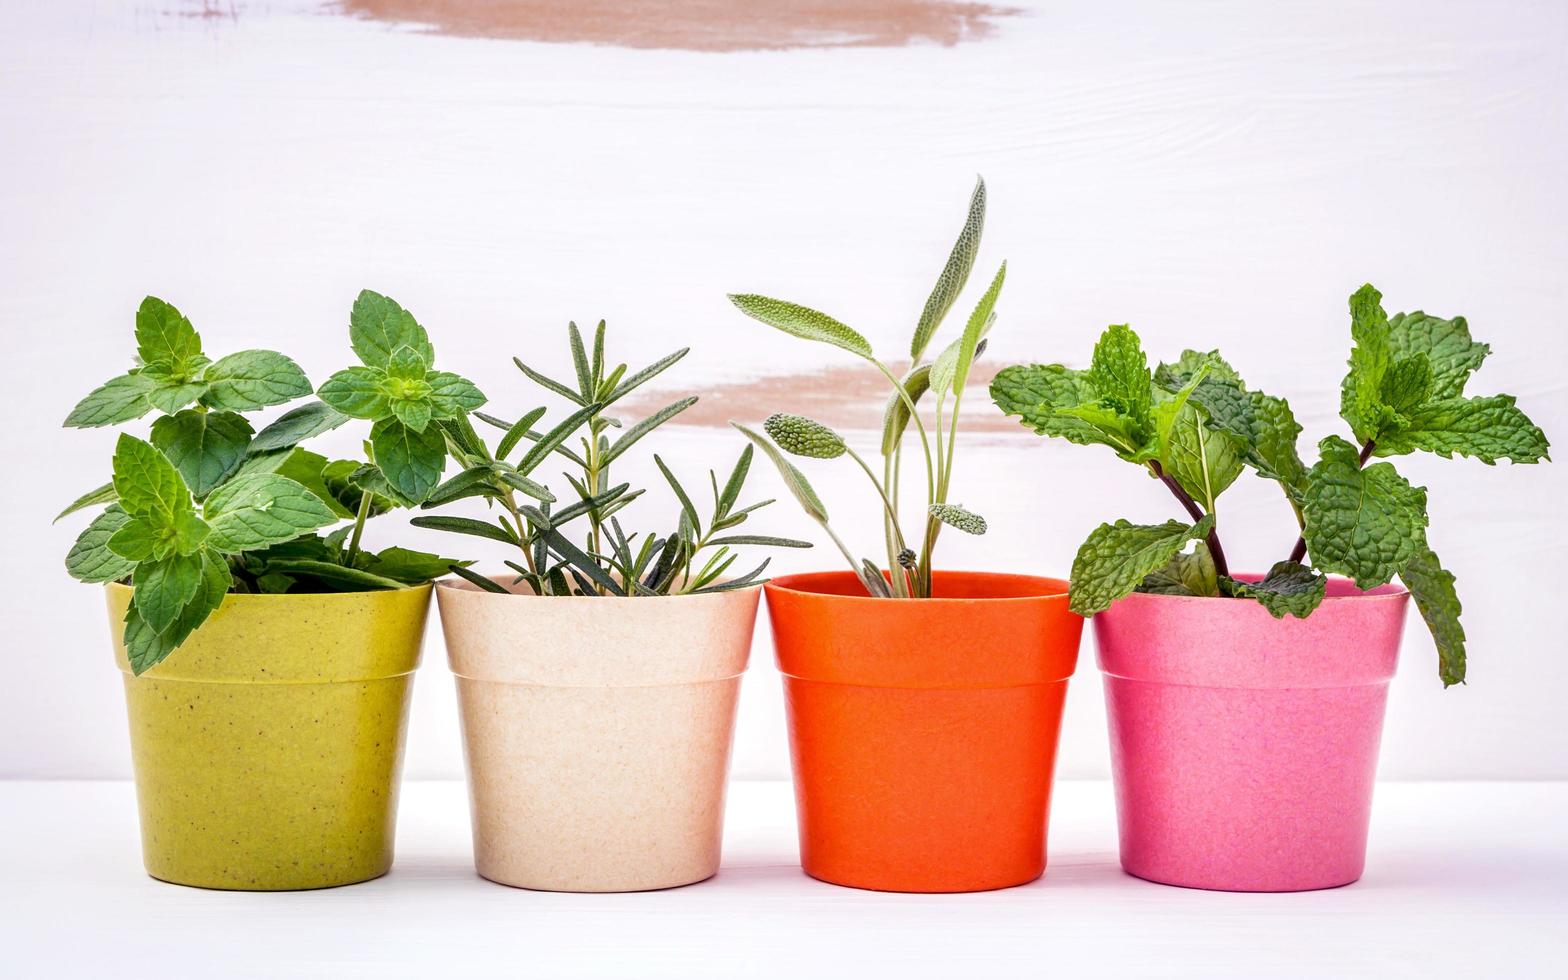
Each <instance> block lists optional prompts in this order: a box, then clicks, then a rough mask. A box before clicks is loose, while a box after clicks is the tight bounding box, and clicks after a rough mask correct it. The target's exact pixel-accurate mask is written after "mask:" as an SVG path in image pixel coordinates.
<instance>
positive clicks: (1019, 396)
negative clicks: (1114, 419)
mask: <svg viewBox="0 0 1568 980" xmlns="http://www.w3.org/2000/svg"><path fill="white" fill-rule="evenodd" d="M1084 373H1085V372H1083V371H1075V370H1073V369H1072V368H1066V367H1063V366H1062V365H1060V364H1029V365H1024V364H1018V365H1014V366H1012V367H1007V368H1003V369H1002V370H1001V371H999V372H998V373H997V375H996V377H995V378H994V379H992V381H991V400H992V401H994V402H996V406H997V407H998V408H1000V409H1001V410H1002V412H1003V414H1006V415H1016V416H1018V418H1019V421H1021V422H1022V423H1023V424H1024V425H1026V426H1028V427H1029V428H1031V429H1033V430H1034V431H1035V432H1036V433H1037V434H1039V435H1042V436H1057V437H1060V438H1062V439H1066V440H1067V441H1068V442H1072V443H1076V444H1078V445H1080V446H1095V445H1106V446H1111V447H1112V448H1113V449H1116V450H1117V451H1118V452H1121V451H1123V450H1126V451H1128V452H1131V451H1133V450H1134V449H1136V447H1133V446H1129V445H1127V444H1126V443H1125V442H1124V441H1122V440H1120V439H1118V440H1117V441H1115V442H1113V441H1111V439H1110V438H1108V436H1107V434H1106V433H1105V432H1104V431H1102V430H1101V429H1100V428H1098V427H1097V426H1095V425H1093V424H1092V423H1090V422H1088V421H1085V420H1084V419H1081V418H1079V417H1078V416H1076V415H1069V414H1067V411H1066V410H1067V409H1072V408H1077V407H1078V406H1080V405H1088V404H1094V403H1095V402H1096V400H1097V397H1098V396H1096V395H1095V393H1094V387H1093V386H1092V385H1090V384H1089V381H1088V379H1087V378H1085V377H1084Z"/></svg>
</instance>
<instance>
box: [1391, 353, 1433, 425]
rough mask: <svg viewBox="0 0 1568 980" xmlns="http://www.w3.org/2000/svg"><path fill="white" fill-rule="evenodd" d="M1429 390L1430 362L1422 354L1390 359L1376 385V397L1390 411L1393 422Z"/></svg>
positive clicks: (1411, 410)
mask: <svg viewBox="0 0 1568 980" xmlns="http://www.w3.org/2000/svg"><path fill="white" fill-rule="evenodd" d="M1431 393H1432V364H1431V362H1430V361H1428V360H1427V359H1426V355H1425V354H1412V355H1410V356H1409V357H1401V358H1397V359H1395V360H1394V361H1392V362H1390V364H1389V366H1388V370H1387V371H1386V372H1384V374H1383V382H1382V384H1380V385H1379V386H1378V400H1379V401H1381V402H1382V403H1383V404H1384V405H1385V406H1387V407H1388V408H1389V409H1390V410H1391V411H1392V412H1393V414H1394V419H1395V421H1396V423H1398V422H1401V421H1402V420H1403V417H1404V416H1407V415H1409V414H1410V413H1411V412H1413V411H1415V410H1416V409H1417V408H1419V407H1420V406H1421V403H1422V402H1425V401H1426V399H1427V396H1428V395H1430V394H1431Z"/></svg>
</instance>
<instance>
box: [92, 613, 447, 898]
mask: <svg viewBox="0 0 1568 980" xmlns="http://www.w3.org/2000/svg"><path fill="white" fill-rule="evenodd" d="M430 591H431V589H430V586H428V585H425V586H420V587H417V588H411V589H401V590H397V591H386V592H358V593H341V594H337V593H335V594H324V595H229V596H226V597H225V598H224V600H223V604H222V605H221V606H219V607H218V609H217V611H216V612H214V613H213V614H212V616H211V617H210V618H209V619H208V620H207V622H205V623H203V624H202V625H201V627H200V628H199V629H197V630H196V632H195V633H192V634H191V636H190V638H189V639H187V640H186V641H185V643H184V644H183V645H182V646H181V647H180V648H179V649H178V650H176V651H174V653H173V654H171V655H170V656H169V658H168V659H167V660H165V661H164V662H163V663H161V664H159V665H158V666H156V667H154V668H152V669H151V670H149V671H147V672H146V673H144V674H142V676H140V677H136V676H133V675H132V674H131V671H130V666H129V664H128V663H127V662H126V659H125V648H124V646H123V644H122V643H121V642H120V632H121V623H122V622H123V620H124V617H125V612H126V609H127V608H128V607H129V605H130V601H131V594H132V590H131V589H130V588H128V587H126V586H123V585H115V584H111V585H110V586H108V600H109V623H110V628H111V631H112V633H113V636H114V642H115V654H116V659H117V660H118V662H119V666H120V669H121V671H122V672H123V673H124V677H125V701H126V708H127V713H128V715H129V717H130V726H131V755H132V759H133V761H134V763H135V768H136V792H137V799H138V802H139V804H140V808H141V826H142V855H143V859H144V861H145V863H146V866H147V872H148V873H149V874H151V875H152V876H153V877H155V878H161V879H163V880H164V881H171V882H175V883H177V884H181V885H197V886H200V887H203V888H229V889H238V890H245V891H283V890H293V889H302V888H327V887H331V886H334V885H346V884H351V883H353V882H356V881H365V880H367V879H370V878H375V877H378V876H380V875H383V874H385V873H386V872H387V869H388V868H389V867H391V865H392V840H393V832H394V824H395V817H396V812H397V789H398V776H399V773H400V770H401V769H402V763H403V739H404V728H405V724H406V720H407V717H408V697H409V691H410V688H411V684H412V681H413V672H414V668H415V667H417V666H418V664H419V653H420V645H421V642H422V640H423V637H424V627H425V618H426V615H427V612H428V610H429V605H430Z"/></svg>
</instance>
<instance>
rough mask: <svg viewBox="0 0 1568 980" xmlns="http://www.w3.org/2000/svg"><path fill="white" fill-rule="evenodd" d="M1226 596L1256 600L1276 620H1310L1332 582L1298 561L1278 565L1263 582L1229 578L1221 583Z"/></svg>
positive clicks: (1283, 562) (1278, 563)
mask: <svg viewBox="0 0 1568 980" xmlns="http://www.w3.org/2000/svg"><path fill="white" fill-rule="evenodd" d="M1220 588H1221V590H1222V591H1224V593H1225V594H1226V595H1229V596H1233V597H1236V598H1242V599H1256V600H1258V602H1259V603H1261V604H1262V606H1263V608H1264V609H1267V610H1268V611H1269V614H1270V615H1271V616H1273V617H1274V618H1275V619H1283V618H1284V617H1285V615H1286V614H1287V613H1288V614H1289V615H1292V616H1295V617H1296V618H1298V619H1306V618H1307V616H1309V615H1311V613H1312V610H1314V609H1316V608H1317V607H1318V604H1319V603H1321V602H1322V601H1323V596H1324V594H1325V592H1326V590H1327V588H1328V579H1327V578H1325V577H1324V576H1322V575H1319V574H1318V573H1317V572H1314V571H1313V570H1312V569H1310V568H1308V567H1307V566H1305V565H1303V564H1301V563H1300V562H1294V561H1282V562H1277V563H1275V565H1274V567H1273V568H1271V569H1269V573H1268V574H1267V575H1265V576H1264V577H1263V579H1262V581H1259V582H1242V581H1240V580H1238V579H1233V578H1230V577H1229V576H1226V577H1225V578H1223V579H1221V580H1220Z"/></svg>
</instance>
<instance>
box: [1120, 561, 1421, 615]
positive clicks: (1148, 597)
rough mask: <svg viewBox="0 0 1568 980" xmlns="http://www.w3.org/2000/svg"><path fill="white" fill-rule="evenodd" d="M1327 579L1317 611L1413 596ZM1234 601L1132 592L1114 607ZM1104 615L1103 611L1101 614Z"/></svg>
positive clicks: (1256, 577)
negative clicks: (1339, 591)
mask: <svg viewBox="0 0 1568 980" xmlns="http://www.w3.org/2000/svg"><path fill="white" fill-rule="evenodd" d="M1231 577H1232V578H1235V579H1237V580H1239V581H1243V582H1259V581H1262V580H1263V575H1261V574H1259V573H1256V572H1242V573H1240V574H1238V575H1233V576H1231ZM1327 578H1328V583H1329V586H1330V587H1331V589H1330V592H1331V594H1329V595H1325V596H1324V597H1323V601H1322V602H1321V603H1319V605H1318V608H1322V607H1323V606H1326V605H1328V604H1329V603H1335V604H1339V603H1344V602H1398V601H1400V600H1403V599H1405V598H1408V597H1409V595H1410V590H1409V589H1407V588H1405V587H1404V586H1403V585H1401V584H1399V583H1397V582H1386V583H1384V584H1383V585H1377V586H1373V587H1372V588H1370V589H1358V588H1357V587H1356V584H1355V582H1353V581H1352V580H1351V579H1349V578H1347V577H1345V576H1343V575H1329V576H1327ZM1336 585H1337V586H1339V587H1340V588H1342V589H1345V590H1346V592H1345V594H1343V595H1333V594H1332V587H1333V586H1336ZM1234 601H1235V600H1234V599H1233V598H1231V597H1229V596H1219V595H1166V594H1163V593H1159V592H1129V593H1128V594H1127V595H1124V596H1122V597H1121V598H1120V599H1117V600H1116V603H1115V604H1116V605H1120V604H1122V603H1124V602H1138V603H1145V602H1157V603H1166V604H1170V603H1200V602H1234ZM1315 611H1316V610H1314V612H1315ZM1103 612H1104V611H1103V610H1102V611H1101V613H1103ZM1101 613H1096V614H1095V615H1097V616H1098V615H1101Z"/></svg>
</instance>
